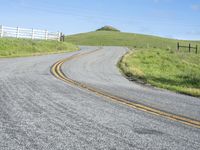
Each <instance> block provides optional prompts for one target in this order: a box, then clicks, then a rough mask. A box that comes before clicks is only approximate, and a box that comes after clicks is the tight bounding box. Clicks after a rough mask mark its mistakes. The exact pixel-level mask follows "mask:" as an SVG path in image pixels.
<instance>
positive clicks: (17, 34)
mask: <svg viewBox="0 0 200 150" xmlns="http://www.w3.org/2000/svg"><path fill="white" fill-rule="evenodd" d="M16 38H19V27H17V33H16Z"/></svg>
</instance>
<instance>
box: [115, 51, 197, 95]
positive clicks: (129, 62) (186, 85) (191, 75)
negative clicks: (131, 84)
mask: <svg viewBox="0 0 200 150" xmlns="http://www.w3.org/2000/svg"><path fill="white" fill-rule="evenodd" d="M199 64H200V55H199V54H198V55H196V54H194V53H186V52H177V51H173V50H163V49H148V50H147V49H146V50H145V49H142V50H141V49H140V50H135V51H131V52H130V53H128V54H127V55H125V56H124V57H123V59H122V60H121V62H120V64H119V67H120V68H121V69H122V71H123V72H124V73H125V74H126V75H127V76H129V77H131V78H132V79H135V80H138V79H139V80H142V81H144V82H145V83H149V84H151V85H153V86H157V87H160V88H165V89H169V90H172V91H176V92H180V93H184V94H188V95H193V96H197V97H200V65H199Z"/></svg>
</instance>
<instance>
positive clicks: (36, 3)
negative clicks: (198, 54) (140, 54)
mask: <svg viewBox="0 0 200 150" xmlns="http://www.w3.org/2000/svg"><path fill="white" fill-rule="evenodd" d="M0 2H1V3H0V4H1V5H0V24H3V25H6V26H13V27H15V26H20V27H24V28H38V29H47V30H51V31H62V32H64V33H65V34H75V33H80V32H89V31H93V30H96V29H97V28H100V27H102V26H104V25H111V26H114V27H116V28H118V29H120V30H121V31H124V32H132V33H142V34H152V35H158V36H164V37H170V38H178V39H191V40H200V0H9V1H8V0H0Z"/></svg>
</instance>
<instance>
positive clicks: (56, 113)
mask: <svg viewBox="0 0 200 150" xmlns="http://www.w3.org/2000/svg"><path fill="white" fill-rule="evenodd" d="M94 50H96V47H82V50H80V51H77V52H74V53H69V54H56V55H48V56H38V57H26V58H14V59H0V68H1V70H0V149H1V150H26V149H27V150H29V149H30V150H32V149H34V150H40V149H41V150H43V149H44V150H46V149H47V150H51V149H52V150H54V149H56V150H57V149H59V150H61V149H64V150H65V149H87V150H89V149H91V150H93V149H111V150H115V149H145V150H146V149H159V150H160V149H173V150H174V149H180V150H184V149H185V150H189V149H194V150H197V149H200V129H197V128H193V127H190V126H187V125H184V124H181V123H179V122H176V121H172V120H169V119H165V118H162V117H160V116H156V115H152V114H149V113H147V112H143V111H139V110H135V109H133V108H130V107H128V106H125V105H122V104H119V103H116V102H112V101H110V100H109V99H107V98H105V97H101V96H97V95H95V94H94V93H91V92H89V91H87V90H84V89H80V88H78V87H76V86H72V85H68V84H66V83H65V82H63V81H60V80H58V79H56V78H55V77H54V76H53V75H52V74H51V73H50V68H51V66H52V65H53V64H54V63H55V62H56V61H58V60H60V59H63V58H67V57H70V56H72V55H75V54H79V53H85V52H88V51H94ZM126 51H127V49H126V48H119V47H104V48H103V49H101V50H99V51H97V52H94V53H91V54H89V55H85V56H83V57H80V58H77V59H75V60H71V61H69V62H66V63H65V64H64V65H63V67H62V69H63V71H64V73H65V74H66V75H67V76H69V77H71V78H73V79H75V80H78V81H81V82H84V83H86V84H89V85H91V86H94V87H96V88H99V89H101V90H105V91H108V92H110V93H112V94H115V95H120V96H121V97H126V98H128V99H130V100H134V101H141V103H145V104H147V105H152V106H154V107H159V108H161V109H167V110H169V111H173V112H174V113H177V114H183V115H185V116H189V117H193V118H195V119H199V115H200V112H199V111H200V109H199V108H200V100H199V99H198V98H192V97H190V96H184V95H180V94H175V93H173V92H168V91H165V90H160V89H155V88H151V87H145V86H143V85H139V84H136V83H132V82H129V81H128V80H127V79H125V78H124V77H123V76H122V75H121V74H120V73H119V70H118V69H117V67H116V66H115V64H116V63H117V61H118V60H119V58H120V57H121V56H122V55H123V54H124V53H125V52H126Z"/></svg>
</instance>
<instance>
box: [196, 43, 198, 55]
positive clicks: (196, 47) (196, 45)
mask: <svg viewBox="0 0 200 150" xmlns="http://www.w3.org/2000/svg"><path fill="white" fill-rule="evenodd" d="M197 50H198V45H196V54H197Z"/></svg>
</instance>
